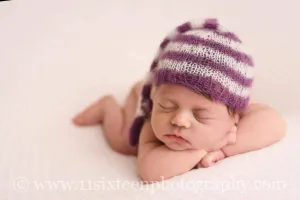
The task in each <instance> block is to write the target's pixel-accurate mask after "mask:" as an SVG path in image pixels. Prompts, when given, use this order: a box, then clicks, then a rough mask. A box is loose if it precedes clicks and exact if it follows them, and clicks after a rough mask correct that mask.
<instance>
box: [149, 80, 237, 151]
mask: <svg viewBox="0 0 300 200" xmlns="http://www.w3.org/2000/svg"><path fill="white" fill-rule="evenodd" d="M152 100H153V110H152V115H151V125H152V128H153V131H154V134H155V136H156V137H157V138H158V139H159V140H160V141H162V142H163V143H164V144H165V145H166V146H168V147H169V148H170V149H173V150H186V149H210V148H211V147H212V146H213V145H215V144H217V143H218V142H220V141H221V139H222V138H223V137H224V136H225V135H226V134H227V133H228V132H229V131H230V130H231V128H232V127H233V126H234V123H235V118H234V117H233V116H231V115H229V113H228V110H227V108H226V106H225V105H223V104H221V103H218V102H213V101H211V100H209V99H207V98H206V97H204V96H203V95H199V94H197V93H195V92H192V91H191V90H189V89H187V88H185V87H182V86H177V85H161V86H159V87H158V88H157V89H156V90H155V92H154V94H153V96H152Z"/></svg>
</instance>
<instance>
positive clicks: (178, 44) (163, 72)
mask: <svg viewBox="0 0 300 200" xmlns="http://www.w3.org/2000/svg"><path fill="white" fill-rule="evenodd" d="M253 68H254V64H253V61H252V58H251V56H250V55H249V54H248V53H247V52H246V51H245V50H244V48H243V44H242V42H241V40H240V39H239V38H238V37H237V36H236V35H235V34H234V33H232V32H229V31H227V30H226V29H225V28H224V27H222V26H221V25H220V24H219V23H218V21H217V20H215V19H207V20H204V21H196V22H187V23H184V24H182V25H180V26H178V27H176V28H175V29H174V30H173V31H172V32H170V34H168V35H167V37H166V38H165V39H164V40H163V42H162V43H161V44H160V48H159V51H158V53H157V56H156V57H155V59H154V61H153V63H152V65H151V69H150V71H149V73H148V75H147V77H146V78H145V79H144V80H142V81H140V82H138V83H136V84H135V85H134V86H133V88H132V89H131V91H130V93H129V95H128V98H127V100H126V102H125V105H124V106H123V107H121V106H120V105H119V104H118V103H117V101H116V100H115V98H114V97H113V96H111V95H108V96H105V97H102V98H101V99H99V100H98V101H97V102H95V103H93V104H92V105H91V106H89V107H88V108H86V109H85V110H84V111H82V112H81V113H79V114H78V115H77V116H76V117H75V118H74V119H73V121H74V123H75V124H77V125H92V124H97V123H100V124H102V125H103V130H104V135H105V137H106V138H107V141H108V143H109V144H110V146H111V147H112V148H113V149H114V150H116V151H118V152H121V153H124V154H134V155H137V158H138V170H139V175H140V176H141V178H142V179H143V180H145V181H159V180H161V178H162V177H163V178H164V179H167V178H171V177H174V176H177V175H180V174H183V173H185V172H187V171H189V170H192V169H194V168H199V167H210V166H212V165H213V164H214V163H215V162H217V161H219V160H221V159H223V158H225V157H228V156H233V155H236V154H241V153H245V152H249V151H253V150H257V149H260V148H263V147H266V146H268V145H271V144H273V143H275V142H276V141H278V140H280V139H281V138H282V137H283V136H284V134H285V131H286V127H285V122H284V120H283V119H282V117H281V116H280V115H279V114H278V113H277V112H276V111H275V110H274V109H272V108H270V107H268V106H266V105H263V104H259V103H253V102H250V89H251V86H252V83H253Z"/></svg>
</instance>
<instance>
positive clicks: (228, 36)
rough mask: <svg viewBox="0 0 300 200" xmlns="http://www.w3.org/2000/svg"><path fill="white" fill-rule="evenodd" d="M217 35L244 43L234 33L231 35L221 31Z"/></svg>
mask: <svg viewBox="0 0 300 200" xmlns="http://www.w3.org/2000/svg"><path fill="white" fill-rule="evenodd" d="M215 33H216V34H218V35H221V36H224V37H226V38H229V39H231V40H233V41H236V42H239V43H242V41H241V40H240V38H239V37H238V36H237V35H235V34H234V33H231V32H220V31H217V32H215Z"/></svg>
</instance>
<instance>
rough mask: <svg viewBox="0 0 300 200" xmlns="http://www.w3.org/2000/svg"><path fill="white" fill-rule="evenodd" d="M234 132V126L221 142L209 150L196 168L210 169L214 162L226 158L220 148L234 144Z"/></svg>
mask: <svg viewBox="0 0 300 200" xmlns="http://www.w3.org/2000/svg"><path fill="white" fill-rule="evenodd" d="M236 132H237V127H236V126H234V127H232V129H231V130H230V131H229V132H228V133H227V135H226V136H225V137H224V138H223V140H222V141H221V142H220V143H219V144H217V145H216V146H214V147H213V148H212V149H211V152H209V153H208V154H206V156H204V158H203V159H201V160H200V162H199V163H198V165H197V168H200V167H211V166H212V165H214V164H215V163H216V162H218V161H220V160H222V159H224V158H225V157H226V156H225V154H224V153H223V151H222V150H221V148H222V147H224V146H227V145H232V144H234V143H235V142H236Z"/></svg>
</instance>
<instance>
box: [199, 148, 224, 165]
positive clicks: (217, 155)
mask: <svg viewBox="0 0 300 200" xmlns="http://www.w3.org/2000/svg"><path fill="white" fill-rule="evenodd" d="M224 158H225V154H224V153H223V151H222V150H218V151H213V152H209V153H208V154H206V156H204V158H202V159H201V160H200V162H199V163H198V165H197V168H203V167H204V168H207V167H211V166H212V165H214V164H215V163H216V162H218V161H220V160H222V159H224Z"/></svg>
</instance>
